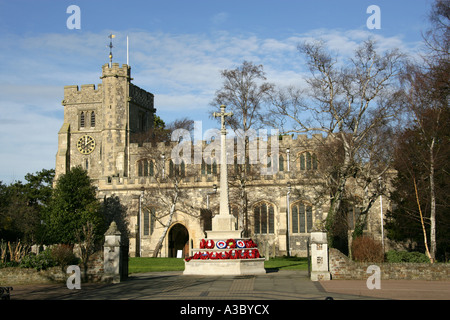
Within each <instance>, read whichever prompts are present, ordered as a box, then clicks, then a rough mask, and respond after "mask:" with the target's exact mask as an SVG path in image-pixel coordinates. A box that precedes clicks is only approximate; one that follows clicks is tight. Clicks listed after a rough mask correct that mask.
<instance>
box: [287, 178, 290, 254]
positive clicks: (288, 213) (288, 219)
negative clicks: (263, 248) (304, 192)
mask: <svg viewBox="0 0 450 320" xmlns="http://www.w3.org/2000/svg"><path fill="white" fill-rule="evenodd" d="M290 195H291V183H290V182H288V183H287V194H286V213H287V228H286V251H287V256H288V257H290V256H291V244H290V239H289V238H290V236H289V230H290V225H291V223H290V221H291V204H290Z"/></svg>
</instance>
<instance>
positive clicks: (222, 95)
mask: <svg viewBox="0 0 450 320" xmlns="http://www.w3.org/2000/svg"><path fill="white" fill-rule="evenodd" d="M221 76H222V79H223V85H222V87H221V88H220V89H219V90H218V91H217V92H216V94H215V97H214V100H213V101H212V102H211V106H212V108H213V112H214V111H217V110H218V107H219V106H220V105H226V107H227V111H231V112H233V117H227V118H226V121H227V123H228V124H229V126H230V127H231V129H232V130H233V131H234V133H235V135H236V138H237V141H238V148H237V152H236V154H235V158H234V162H235V164H234V166H232V169H231V172H230V176H231V177H234V179H232V182H230V184H232V185H233V186H234V187H235V188H232V189H233V190H234V193H236V195H237V197H238V198H239V199H240V213H239V215H240V217H241V219H242V220H243V221H244V233H245V234H246V235H248V217H247V215H248V213H247V202H248V201H247V192H246V184H247V183H248V182H249V181H250V180H252V177H254V176H255V175H256V174H258V173H257V172H256V168H255V166H252V165H251V164H250V161H251V159H250V158H251V157H250V153H251V151H253V152H256V150H250V148H255V147H254V144H252V143H249V140H250V139H251V138H252V137H253V138H256V130H257V129H259V128H261V124H262V121H261V115H262V114H263V112H262V111H263V110H264V108H265V107H266V106H267V102H268V98H269V97H270V93H271V92H272V90H273V88H274V85H273V84H271V83H268V82H266V80H267V79H266V76H265V72H264V69H263V66H262V65H255V64H253V63H252V62H248V61H244V62H243V63H242V65H241V66H239V67H237V68H235V69H231V70H223V71H222V72H221ZM211 113H212V112H211ZM255 160H256V159H255Z"/></svg>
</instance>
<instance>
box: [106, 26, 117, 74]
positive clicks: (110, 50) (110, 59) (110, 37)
mask: <svg viewBox="0 0 450 320" xmlns="http://www.w3.org/2000/svg"><path fill="white" fill-rule="evenodd" d="M115 37H116V36H115V35H114V34H112V33H111V34H110V35H109V36H108V38H109V39H110V40H109V46H108V47H109V67H110V68H111V67H112V57H113V55H112V48H114V46H113V44H112V39H113V38H115Z"/></svg>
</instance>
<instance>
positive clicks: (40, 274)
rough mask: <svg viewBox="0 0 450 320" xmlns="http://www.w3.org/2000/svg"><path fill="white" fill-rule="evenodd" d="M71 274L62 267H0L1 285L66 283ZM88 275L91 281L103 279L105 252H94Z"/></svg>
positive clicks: (82, 273)
mask: <svg viewBox="0 0 450 320" xmlns="http://www.w3.org/2000/svg"><path fill="white" fill-rule="evenodd" d="M80 269H81V279H83V276H84V268H83V266H82V265H80ZM69 276H70V274H67V273H66V271H65V270H61V267H52V268H48V269H46V270H40V271H37V270H35V269H29V268H20V267H14V268H0V286H13V285H26V284H48V283H64V282H66V281H67V278H68V277H69ZM87 276H88V281H89V282H98V281H102V276H103V253H102V252H101V251H99V252H96V253H94V254H93V255H92V256H91V258H90V259H89V264H88V272H87ZM82 281H83V280H82Z"/></svg>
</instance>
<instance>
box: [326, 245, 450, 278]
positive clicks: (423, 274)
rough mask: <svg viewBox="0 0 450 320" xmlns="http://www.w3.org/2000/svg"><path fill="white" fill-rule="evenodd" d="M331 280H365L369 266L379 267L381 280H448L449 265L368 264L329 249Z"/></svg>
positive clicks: (449, 276)
mask: <svg viewBox="0 0 450 320" xmlns="http://www.w3.org/2000/svg"><path fill="white" fill-rule="evenodd" d="M329 259H330V260H329V264H330V273H331V279H332V280H339V279H341V280H344V279H345V280H366V279H367V278H368V277H369V276H370V274H369V273H366V270H367V268H368V267H369V266H370V265H377V266H379V267H380V271H381V279H382V280H439V281H442V280H450V263H434V264H431V263H370V262H354V261H351V260H350V259H349V258H348V257H347V256H346V255H344V254H343V253H341V252H340V251H339V250H337V249H334V248H330V250H329Z"/></svg>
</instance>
